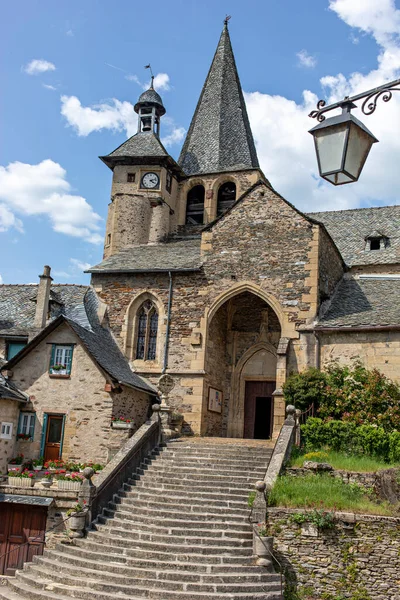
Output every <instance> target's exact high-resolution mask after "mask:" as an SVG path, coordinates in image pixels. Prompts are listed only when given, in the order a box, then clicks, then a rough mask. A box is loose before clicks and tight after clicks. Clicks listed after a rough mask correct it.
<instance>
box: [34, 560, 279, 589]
mask: <svg viewBox="0 0 400 600" xmlns="http://www.w3.org/2000/svg"><path fill="white" fill-rule="evenodd" d="M111 569H112V566H111V565H109V564H107V563H102V568H101V569H99V568H95V567H94V565H85V566H82V565H81V566H80V568H79V575H78V576H80V577H84V578H85V579H86V578H88V579H97V581H99V582H101V583H102V584H103V585H104V584H105V583H107V585H109V584H110V583H112V584H115V585H116V586H118V585H120V584H121V583H123V586H124V588H125V587H126V586H130V587H131V589H132V588H133V587H134V586H136V585H137V583H138V582H139V584H146V586H149V587H155V586H159V585H160V583H162V587H163V589H166V590H168V589H169V590H178V591H180V590H183V589H185V588H186V587H187V586H188V583H189V584H190V586H191V588H192V589H193V590H196V588H197V590H198V591H218V590H217V589H216V588H218V587H219V586H221V587H222V586H224V587H227V586H229V585H234V586H235V587H236V588H237V589H238V588H239V586H240V587H241V588H242V589H241V590H239V591H251V590H250V589H249V588H250V587H251V588H253V589H256V590H257V589H259V587H260V586H265V585H269V584H276V583H278V582H279V581H280V577H279V576H278V575H276V574H275V573H268V572H265V573H263V574H261V573H259V574H258V577H257V576H255V575H252V576H248V577H247V578H246V579H245V580H243V575H242V576H238V575H237V576H236V581H233V580H232V576H225V577H224V576H223V575H197V577H196V578H194V579H191V578H190V577H188V574H185V573H179V572H176V571H175V572H174V571H170V572H165V571H160V570H156V571H150V570H147V571H143V570H140V569H126V568H125V570H124V571H125V572H124V577H123V578H121V574H120V573H116V572H115V571H114V570H111ZM27 571H28V572H32V571H33V572H39V573H44V572H46V573H48V574H50V573H55V574H56V575H55V580H56V581H60V579H59V578H60V577H61V578H62V575H60V563H59V562H58V561H56V560H51V559H48V558H45V557H43V556H40V557H34V561H33V565H31V566H30V567H28V568H27ZM64 573H66V574H69V575H72V576H76V574H77V571H76V567H75V566H74V565H73V564H69V565H66V564H65V563H63V574H64ZM61 583H62V580H61ZM204 588H207V589H204ZM117 589H118V588H117ZM117 589H116V591H117Z"/></svg>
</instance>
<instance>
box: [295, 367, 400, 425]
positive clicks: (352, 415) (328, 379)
mask: <svg viewBox="0 0 400 600" xmlns="http://www.w3.org/2000/svg"><path fill="white" fill-rule="evenodd" d="M283 391H284V394H285V399H286V401H287V402H288V403H290V404H294V405H295V406H296V408H299V409H300V410H305V409H307V408H308V407H309V406H310V404H311V403H312V402H314V405H315V407H316V409H317V414H318V416H319V417H321V418H322V419H328V418H330V419H334V420H336V421H339V420H340V421H349V422H354V423H356V424H357V425H364V424H367V425H376V426H378V427H380V428H383V429H384V430H385V431H388V432H391V431H393V430H398V431H400V385H399V384H397V383H394V382H393V381H391V380H390V379H388V378H387V377H386V376H385V375H383V374H382V373H380V372H379V371H378V370H377V369H372V370H370V369H366V368H365V367H364V366H363V365H362V364H361V363H360V362H354V364H352V365H351V366H341V365H339V364H337V363H332V364H331V365H330V366H329V368H328V369H327V371H326V372H321V371H319V370H318V369H314V368H312V369H307V370H306V371H303V372H302V373H297V374H293V375H290V376H289V377H288V379H287V381H286V383H285V384H284V386H283ZM339 433H340V432H337V435H339ZM335 437H336V436H335Z"/></svg>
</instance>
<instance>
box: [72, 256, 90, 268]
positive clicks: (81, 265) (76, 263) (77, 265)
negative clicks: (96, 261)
mask: <svg viewBox="0 0 400 600" xmlns="http://www.w3.org/2000/svg"><path fill="white" fill-rule="evenodd" d="M69 262H70V263H71V265H72V267H73V268H76V269H78V270H79V271H87V270H88V269H90V267H91V266H92V265H91V264H90V263H88V262H84V261H82V260H79V258H70V259H69Z"/></svg>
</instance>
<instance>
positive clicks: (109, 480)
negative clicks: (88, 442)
mask: <svg viewBox="0 0 400 600" xmlns="http://www.w3.org/2000/svg"><path fill="white" fill-rule="evenodd" d="M159 441H160V420H159V416H158V413H154V414H153V416H152V417H151V420H149V421H147V422H146V423H144V425H142V426H141V427H140V428H139V429H138V430H137V431H136V433H134V435H133V436H132V437H131V438H129V440H128V441H127V442H126V443H125V444H124V446H122V448H121V449H120V450H119V451H118V453H117V454H116V455H115V456H114V458H113V459H112V460H111V461H110V462H109V463H108V464H107V465H106V467H105V468H104V469H103V471H101V473H100V474H99V475H96V476H95V477H93V479H92V484H93V488H92V491H91V494H90V495H91V496H92V498H91V499H89V498H88V500H89V502H90V504H91V509H90V510H91V519H92V520H94V519H95V518H96V517H97V516H98V515H99V514H100V513H101V512H102V510H103V508H105V507H106V506H107V504H108V503H109V502H110V501H111V500H112V499H113V496H114V494H116V493H117V492H118V490H119V489H121V487H122V486H123V484H124V483H125V482H126V481H128V479H129V478H130V477H132V474H133V473H134V472H135V470H136V469H137V468H138V467H139V466H140V465H141V463H142V462H143V460H144V459H145V458H146V457H147V456H148V455H149V454H150V453H151V452H152V451H153V450H154V449H155V448H156V447H157V446H158V444H159Z"/></svg>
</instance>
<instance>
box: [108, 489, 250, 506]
mask: <svg viewBox="0 0 400 600" xmlns="http://www.w3.org/2000/svg"><path fill="white" fill-rule="evenodd" d="M245 494H246V496H245V499H241V498H236V497H233V498H230V497H229V496H227V495H226V494H221V493H212V492H210V493H209V494H208V495H205V494H204V492H192V491H187V492H183V491H182V492H180V493H179V494H166V493H165V492H164V493H163V494H162V495H161V496H159V495H158V494H154V491H150V490H146V489H143V488H141V489H140V490H132V491H131V492H128V493H127V494H126V495H125V496H117V497H116V498H115V497H114V502H117V503H120V504H132V505H135V503H136V502H138V501H140V502H143V501H144V502H151V501H152V500H154V498H159V497H162V500H163V503H164V504H176V503H177V502H179V501H180V502H185V503H186V502H195V503H196V504H197V505H198V506H202V505H204V504H205V505H207V506H219V507H221V508H224V507H226V508H243V506H245V507H247V500H248V492H245ZM245 494H243V495H245Z"/></svg>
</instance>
